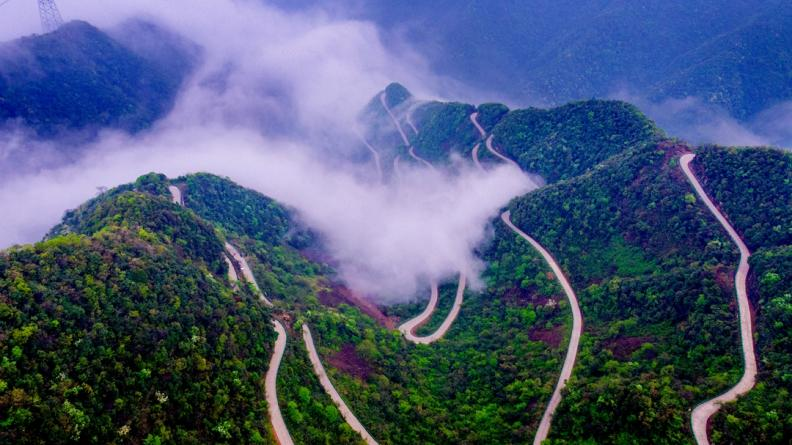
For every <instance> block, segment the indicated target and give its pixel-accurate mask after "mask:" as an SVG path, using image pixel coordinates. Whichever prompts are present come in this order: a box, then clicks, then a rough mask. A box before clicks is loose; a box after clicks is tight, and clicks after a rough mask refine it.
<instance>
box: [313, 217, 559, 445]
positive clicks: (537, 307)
mask: <svg viewBox="0 0 792 445" xmlns="http://www.w3.org/2000/svg"><path fill="white" fill-rule="evenodd" d="M498 231H499V232H500V236H499V237H498V242H497V243H495V244H493V245H492V246H490V247H489V249H488V254H487V257H488V258H492V259H493V260H494V259H497V260H494V261H493V262H492V263H490V264H491V265H490V267H489V268H488V269H487V271H486V274H485V279H486V287H485V289H484V291H483V292H482V293H474V292H467V294H466V297H465V303H464V305H463V309H462V311H461V312H460V314H459V317H458V319H457V321H456V322H455V323H454V325H453V326H452V328H451V330H450V331H449V333H448V334H447V336H446V337H445V338H444V339H443V340H441V341H439V342H437V343H434V344H432V345H429V346H423V345H418V346H416V345H411V344H406V343H405V341H404V340H403V339H402V338H401V336H400V335H399V334H398V333H396V332H394V331H393V330H388V329H383V328H382V327H381V326H379V325H377V324H375V323H374V322H373V321H372V320H371V319H370V318H368V317H366V316H363V315H362V314H361V313H360V312H359V311H358V310H357V309H354V308H350V307H348V306H342V307H341V308H340V309H339V311H332V312H329V311H327V310H326V309H324V310H314V311H310V312H307V313H306V314H305V319H306V320H308V321H309V322H310V325H311V328H312V330H313V331H314V336H315V339H316V341H317V346H318V347H319V349H320V354H321V355H322V356H323V358H324V361H325V364H326V365H327V364H330V366H328V372H329V373H330V375H331V378H332V380H333V381H334V383H335V384H336V387H337V388H338V389H339V391H340V392H341V394H342V396H343V397H344V398H345V399H346V400H347V403H348V404H350V406H351V407H352V409H353V411H354V412H355V413H356V415H357V416H358V418H359V419H360V420H361V422H362V423H363V424H364V425H365V426H366V427H367V428H368V430H369V432H371V434H372V435H373V436H374V437H375V438H376V439H377V440H378V441H379V442H380V443H383V444H388V443H426V444H441V443H480V444H489V443H523V442H528V441H530V439H531V438H532V436H533V434H534V431H535V427H536V425H537V424H538V421H539V419H540V417H541V415H542V412H543V410H544V406H545V404H546V403H547V400H548V399H549V397H550V394H551V393H552V390H553V387H554V385H555V382H556V379H557V376H558V372H559V370H560V366H561V361H562V359H563V355H564V353H565V344H566V340H565V339H566V338H567V335H568V331H569V328H568V326H567V325H566V322H567V319H568V318H569V315H568V309H567V305H566V302H565V300H561V299H560V296H559V295H560V290H559V288H558V286H557V284H556V283H555V282H554V279H553V277H552V275H548V272H547V266H546V264H545V263H544V261H543V260H542V259H541V258H540V257H539V256H538V255H537V254H536V253H535V252H534V251H533V249H532V248H531V247H530V245H528V244H527V243H526V242H525V241H522V240H521V239H520V238H518V237H516V236H515V235H514V234H512V233H511V232H508V231H507V230H506V229H504V228H502V227H501V228H499V229H498ZM453 287H455V283H453V284H449V286H448V289H447V290H448V291H451V292H446V293H447V294H449V295H444V297H451V298H453V291H454V289H453ZM446 299H448V298H446ZM415 306H416V307H411V308H409V309H406V310H402V308H401V307H394V308H389V313H391V314H397V313H405V314H410V315H412V314H414V312H416V311H419V310H420V308H419V307H422V304H420V305H415ZM350 363H354V364H357V365H356V366H349V364H350Z"/></svg>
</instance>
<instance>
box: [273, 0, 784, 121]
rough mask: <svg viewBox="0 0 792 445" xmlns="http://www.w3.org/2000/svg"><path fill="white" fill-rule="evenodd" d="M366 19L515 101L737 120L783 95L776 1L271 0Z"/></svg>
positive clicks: (456, 73)
mask: <svg viewBox="0 0 792 445" xmlns="http://www.w3.org/2000/svg"><path fill="white" fill-rule="evenodd" d="M276 3H278V4H281V5H283V6H284V7H287V8H300V9H301V8H308V7H312V6H322V7H325V8H328V9H330V10H331V11H333V12H334V13H336V14H338V15H342V16H343V15H345V16H352V17H354V18H361V19H367V20H373V21H374V22H376V23H377V24H379V25H381V26H382V27H383V28H384V29H385V30H386V36H385V41H386V42H388V41H393V42H401V41H403V40H405V39H406V40H407V41H409V42H410V43H412V44H413V47H414V48H416V49H418V50H419V51H421V52H423V53H424V54H425V55H427V56H428V57H427V59H428V60H429V62H430V63H431V65H432V66H433V67H434V68H435V69H437V70H438V71H440V72H441V73H443V74H446V75H450V76H453V77H455V78H457V79H460V80H464V81H467V82H468V83H470V84H472V85H474V86H477V87H479V88H481V89H483V90H484V91H495V92H498V93H500V94H502V95H503V96H504V97H509V98H510V99H511V100H515V101H520V102H523V103H525V102H536V101H539V102H540V103H544V104H546V105H557V104H562V103H566V102H568V101H573V100H582V99H590V98H592V97H597V98H605V97H608V96H609V95H611V94H613V93H614V92H616V91H618V90H621V89H629V90H631V91H632V92H633V93H634V94H637V95H643V96H645V97H651V98H653V99H655V100H662V99H666V98H681V97H687V96H695V97H699V98H701V99H702V100H703V101H704V102H705V103H707V104H711V105H715V106H718V107H722V108H723V109H725V110H727V111H728V112H729V113H730V114H731V115H733V116H735V117H737V118H739V119H748V118H750V117H752V116H754V115H755V114H756V113H758V112H759V111H761V110H763V109H765V108H768V107H770V106H773V105H775V104H776V103H779V102H782V101H785V100H790V99H792V77H790V76H791V75H790V72H792V53H790V50H789V48H792V3H790V2H788V1H785V0H762V1H752V0H737V1H729V2H723V1H718V0H650V1H630V0H584V1H580V0H529V1H521V0H505V1H498V2H492V1H486V0H440V1H432V2H426V1H419V0H403V1H399V2H365V3H364V2H359V1H357V0H345V1H344V0H342V1H340V2H339V1H336V0H332V1H331V0H302V1H296V2H293V1H289V2H286V1H279V0H276Z"/></svg>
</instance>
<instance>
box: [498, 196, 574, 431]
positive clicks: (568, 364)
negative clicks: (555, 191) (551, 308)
mask: <svg viewBox="0 0 792 445" xmlns="http://www.w3.org/2000/svg"><path fill="white" fill-rule="evenodd" d="M501 219H502V220H503V222H504V223H506V225H507V226H509V228H510V229H512V230H513V231H514V232H515V233H517V234H518V235H520V236H521V237H522V238H523V239H525V240H526V241H528V242H529V243H530V244H531V246H533V248H534V249H536V250H537V251H538V252H539V253H540V254H541V255H542V257H543V258H544V260H545V261H546V262H547V264H548V265H550V269H552V270H553V273H554V274H555V276H556V278H558V282H559V283H561V287H562V288H563V289H564V293H565V294H566V296H567V299H568V300H569V305H570V307H571V308H572V335H571V336H570V338H569V347H568V348H567V353H566V358H565V359H564V365H563V367H562V368H561V375H559V376H558V383H556V387H555V390H554V391H553V396H552V397H551V398H550V403H548V404H547V407H546V408H545V412H544V414H543V415H542V420H541V421H540V422H539V428H538V429H537V431H536V435H535V436H534V441H533V443H534V445H540V444H541V443H542V441H544V440H545V439H547V435H548V433H550V424H551V423H552V421H553V414H555V410H556V408H558V404H559V403H561V391H563V389H564V387H565V386H566V382H567V380H569V377H570V376H572V368H574V366H575V360H576V358H577V351H578V346H579V344H580V334H581V333H582V332H583V315H582V314H581V313H580V305H579V304H578V299H577V296H576V295H575V291H574V290H573V289H572V286H571V285H570V284H569V280H567V279H566V276H565V275H564V272H563V271H562V270H561V267H559V266H558V263H556V261H555V259H554V258H553V256H552V255H550V252H548V251H547V250H546V249H545V248H544V247H542V245H541V244H539V243H538V242H537V241H536V240H535V239H533V238H531V237H530V236H528V235H527V234H526V233H525V232H523V231H522V230H520V229H518V228H517V226H515V225H514V224H512V222H511V218H510V212H509V211H506V212H503V214H501Z"/></svg>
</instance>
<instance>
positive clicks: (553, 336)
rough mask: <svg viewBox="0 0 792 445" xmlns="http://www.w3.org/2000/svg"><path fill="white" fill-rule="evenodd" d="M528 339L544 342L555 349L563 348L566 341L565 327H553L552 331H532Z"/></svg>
mask: <svg viewBox="0 0 792 445" xmlns="http://www.w3.org/2000/svg"><path fill="white" fill-rule="evenodd" d="M528 338H530V339H531V340H533V341H543V342H545V343H546V344H547V345H548V346H550V347H551V348H553V349H557V348H558V347H559V346H561V342H562V341H563V340H564V325H558V326H553V327H552V328H550V329H532V330H531V331H530V332H529V333H528Z"/></svg>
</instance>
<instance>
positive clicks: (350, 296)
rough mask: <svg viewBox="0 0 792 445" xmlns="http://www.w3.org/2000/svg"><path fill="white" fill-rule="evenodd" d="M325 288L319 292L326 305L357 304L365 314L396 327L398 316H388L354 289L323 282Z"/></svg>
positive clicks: (389, 326)
mask: <svg viewBox="0 0 792 445" xmlns="http://www.w3.org/2000/svg"><path fill="white" fill-rule="evenodd" d="M323 284H324V286H323V287H324V290H323V291H321V292H319V302H320V303H322V304H324V305H325V306H330V307H337V306H339V305H340V304H342V303H346V304H349V305H351V306H355V307H357V308H358V309H360V310H361V311H362V312H363V313H364V314H366V315H368V316H369V317H371V318H373V319H375V320H377V322H378V323H379V324H381V325H382V326H384V327H386V328H388V329H395V328H396V321H397V320H396V318H395V317H388V316H386V315H385V314H383V313H382V311H381V310H380V308H379V307H377V305H376V304H374V303H372V302H371V301H369V300H367V299H366V298H365V297H363V296H362V295H359V294H357V293H356V292H354V291H353V290H352V289H350V288H348V287H346V286H344V285H343V284H340V283H323Z"/></svg>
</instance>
